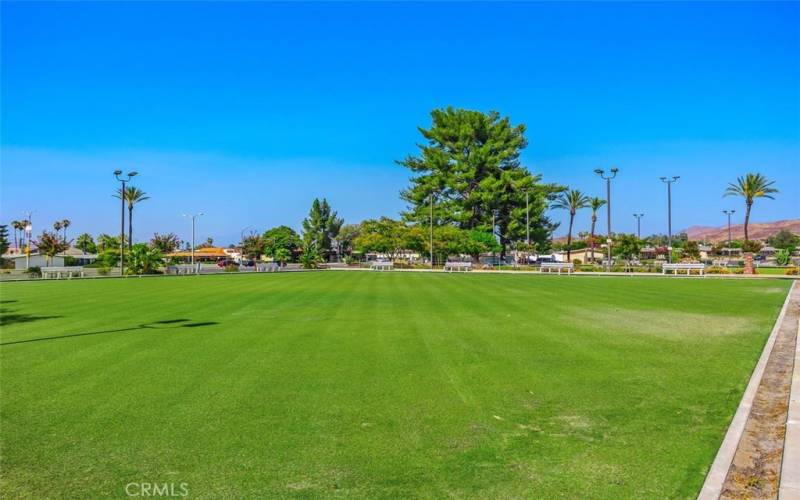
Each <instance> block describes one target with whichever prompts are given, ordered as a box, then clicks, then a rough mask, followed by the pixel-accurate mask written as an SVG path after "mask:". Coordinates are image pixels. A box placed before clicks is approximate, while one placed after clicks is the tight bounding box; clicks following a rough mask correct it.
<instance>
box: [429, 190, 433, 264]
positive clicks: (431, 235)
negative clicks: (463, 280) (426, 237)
mask: <svg viewBox="0 0 800 500" xmlns="http://www.w3.org/2000/svg"><path fill="white" fill-rule="evenodd" d="M430 208H431V214H430V215H431V234H430V237H431V241H430V243H431V255H430V257H431V271H433V193H431V206H430Z"/></svg>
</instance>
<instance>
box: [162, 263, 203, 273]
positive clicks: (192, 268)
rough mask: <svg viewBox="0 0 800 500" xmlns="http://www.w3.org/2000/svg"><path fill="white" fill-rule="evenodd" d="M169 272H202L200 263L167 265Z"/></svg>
mask: <svg viewBox="0 0 800 500" xmlns="http://www.w3.org/2000/svg"><path fill="white" fill-rule="evenodd" d="M167 274H200V263H199V262H198V263H197V264H194V265H192V264H177V265H174V266H167Z"/></svg>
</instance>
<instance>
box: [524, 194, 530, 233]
mask: <svg viewBox="0 0 800 500" xmlns="http://www.w3.org/2000/svg"><path fill="white" fill-rule="evenodd" d="M529 194H530V191H529V190H527V189H526V190H525V244H526V245H528V246H530V244H531V205H530V200H529V199H528V195H529Z"/></svg>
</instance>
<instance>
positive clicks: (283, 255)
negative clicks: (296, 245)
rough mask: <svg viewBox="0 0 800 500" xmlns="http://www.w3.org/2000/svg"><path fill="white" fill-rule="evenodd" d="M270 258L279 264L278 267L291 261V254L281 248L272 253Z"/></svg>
mask: <svg viewBox="0 0 800 500" xmlns="http://www.w3.org/2000/svg"><path fill="white" fill-rule="evenodd" d="M272 258H273V259H275V262H277V263H279V264H280V265H284V264H286V263H287V262H289V261H290V260H292V252H290V251H289V250H287V249H286V248H283V247H281V248H278V249H277V250H275V252H273V255H272Z"/></svg>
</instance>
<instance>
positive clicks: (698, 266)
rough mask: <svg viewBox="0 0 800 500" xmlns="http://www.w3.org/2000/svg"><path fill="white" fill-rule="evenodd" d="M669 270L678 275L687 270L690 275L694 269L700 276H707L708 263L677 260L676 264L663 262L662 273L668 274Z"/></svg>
mask: <svg viewBox="0 0 800 500" xmlns="http://www.w3.org/2000/svg"><path fill="white" fill-rule="evenodd" d="M667 271H672V273H673V274H675V275H678V274H679V273H680V271H686V275H687V276H689V274H691V272H692V271H697V272H698V274H700V276H705V272H706V265H705V264H702V263H699V262H698V263H695V262H677V263H675V264H668V263H666V264H663V265H662V266H661V274H667Z"/></svg>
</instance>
